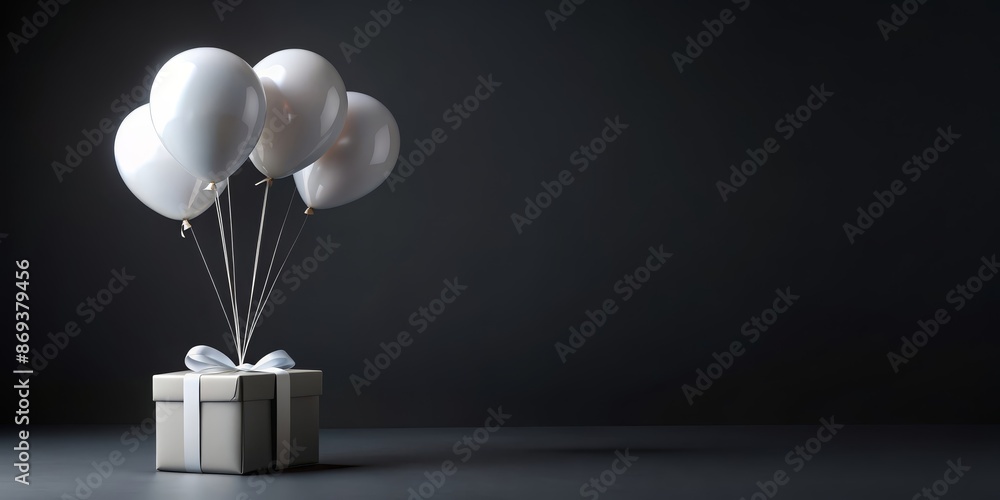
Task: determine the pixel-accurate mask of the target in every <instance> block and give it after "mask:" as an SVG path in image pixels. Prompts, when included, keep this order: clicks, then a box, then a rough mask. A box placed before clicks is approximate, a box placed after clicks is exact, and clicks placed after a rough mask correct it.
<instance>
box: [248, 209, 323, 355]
mask: <svg viewBox="0 0 1000 500" xmlns="http://www.w3.org/2000/svg"><path fill="white" fill-rule="evenodd" d="M308 220H309V216H308V215H306V216H305V218H304V219H302V225H301V226H299V232H298V233H297V234H296V235H295V239H294V240H292V246H290V247H288V253H287V254H285V260H284V261H282V262H281V267H279V268H278V273H277V274H276V275H275V276H274V281H272V282H271V290H273V289H274V285H275V284H276V283H278V277H279V276H281V270H282V269H284V268H285V264H286V263H287V262H288V257H290V256H291V255H292V249H294V248H295V244H296V243H298V241H299V236H302V230H303V229H304V228H305V227H306V221H308ZM271 290H268V291H267V295H268V296H270V295H271ZM261 312H263V309H261ZM259 319H260V314H258V315H257V317H256V318H254V325H255V326H256V323H257V320H259ZM251 337H253V331H251V332H250V335H249V336H248V337H247V345H250V338H251Z"/></svg>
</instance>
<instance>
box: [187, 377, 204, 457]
mask: <svg viewBox="0 0 1000 500" xmlns="http://www.w3.org/2000/svg"><path fill="white" fill-rule="evenodd" d="M183 405H184V470H186V471H187V472H201V374H199V373H187V374H185V375H184V403H183Z"/></svg>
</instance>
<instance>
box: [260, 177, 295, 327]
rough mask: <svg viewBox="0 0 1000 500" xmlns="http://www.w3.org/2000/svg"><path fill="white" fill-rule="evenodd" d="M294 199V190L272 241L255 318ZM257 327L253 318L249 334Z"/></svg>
mask: <svg viewBox="0 0 1000 500" xmlns="http://www.w3.org/2000/svg"><path fill="white" fill-rule="evenodd" d="M294 201H295V191H294V190H293V191H292V196H291V197H289V198H288V207H287V208H285V217H284V219H282V220H281V229H279V230H278V239H277V240H275V242H274V251H273V252H271V263H270V264H269V265H268V266H267V275H266V276H264V286H263V287H262V288H261V290H260V299H258V300H257V307H256V308H254V312H253V317H254V318H256V317H258V316H259V315H260V311H261V310H262V309H263V307H264V303H265V302H264V291H265V290H267V281H268V280H269V279H271V269H272V268H273V267H274V258H275V257H276V256H277V255H278V245H279V244H281V235H282V233H284V232H285V223H286V222H288V214H289V212H291V210H292V202H294ZM256 327H257V321H256V320H254V322H253V324H252V325H251V326H250V332H251V335H252V334H253V331H254V329H256Z"/></svg>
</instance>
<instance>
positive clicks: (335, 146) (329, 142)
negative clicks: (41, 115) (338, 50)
mask: <svg viewBox="0 0 1000 500" xmlns="http://www.w3.org/2000/svg"><path fill="white" fill-rule="evenodd" d="M398 155H399V128H398V127H397V125H396V120H395V119H394V118H393V117H392V114H391V113H390V112H389V110H388V109H386V107H385V106H383V105H382V103H380V102H378V101H377V100H375V99H374V98H372V97H370V96H367V95H365V94H360V93H357V92H347V90H346V89H345V87H344V81H343V79H341V77H340V74H339V73H338V72H337V70H336V69H335V68H334V67H333V65H332V64H330V63H329V61H327V60H326V59H324V58H323V57H322V56H320V55H318V54H316V53H313V52H310V51H308V50H302V49H287V50H282V51H279V52H275V53H274V54H271V55H269V56H267V57H265V58H264V59H263V60H261V61H260V62H259V63H257V65H256V66H254V67H252V68H251V67H250V65H249V64H247V63H246V62H245V61H244V60H243V59H241V58H240V57H239V56H237V55H235V54H233V53H231V52H227V51H225V50H222V49H217V48H211V47H201V48H196V49H191V50H187V51H184V52H181V53H180V54H177V55H176V56H174V57H173V58H171V59H170V60H169V61H167V63H166V64H164V65H163V67H162V68H161V69H160V71H159V72H158V73H157V74H156V78H155V79H154V80H153V85H152V89H151V91H150V98H149V104H146V105H143V106H140V107H138V108H136V109H135V110H134V111H132V113H130V114H129V115H128V116H127V117H126V118H125V120H124V121H123V122H122V124H121V126H120V127H119V129H118V134H117V136H116V137H115V161H116V163H117V164H118V172H119V173H120V174H121V177H122V179H123V180H124V181H125V185H126V186H128V188H129V190H131V191H132V193H133V194H135V196H136V197H137V198H139V200H140V201H142V202H143V203H144V204H146V205H147V206H148V207H149V208H151V209H153V210H154V211H156V212H157V213H159V214H160V215H163V216H165V217H169V218H171V219H175V220H181V221H187V220H189V219H193V218H194V217H196V216H198V215H199V214H201V213H202V212H204V211H205V210H207V209H208V208H209V207H210V206H211V205H212V204H213V203H215V202H216V200H217V198H218V194H219V193H220V192H222V191H223V190H225V188H226V185H227V180H228V178H229V176H230V175H232V174H233V173H235V172H236V170H238V169H239V168H240V166H242V165H243V163H244V162H245V161H246V159H247V158H248V157H249V158H250V160H251V161H252V162H253V164H254V166H255V167H257V170H259V171H260V172H261V173H262V174H264V175H265V176H266V178H267V180H268V182H269V183H270V181H271V180H272V179H281V178H284V177H288V176H289V175H291V176H293V177H294V179H295V187H296V188H297V190H298V193H299V196H300V197H301V198H302V201H304V202H305V204H306V206H307V208H308V209H310V210H308V211H309V212H310V213H311V209H324V208H333V207H336V206H340V205H343V204H345V203H349V202H351V201H354V200H356V199H358V198H360V197H362V196H364V195H366V194H368V193H369V192H371V191H373V190H374V189H375V188H376V187H378V186H379V185H380V184H381V183H382V182H383V181H384V180H385V179H386V177H388V176H389V172H390V171H391V170H392V168H393V166H394V165H395V163H396V158H397V156H398Z"/></svg>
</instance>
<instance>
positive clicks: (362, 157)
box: [293, 92, 399, 209]
mask: <svg viewBox="0 0 1000 500" xmlns="http://www.w3.org/2000/svg"><path fill="white" fill-rule="evenodd" d="M398 156H399V127H398V126H397V125H396V119H395V118H393V117H392V113H390V112H389V110H388V109H386V107H385V106H383V105H382V103H380V102H378V101H377V100H375V98H373V97H370V96H367V95H365V94H359V93H357V92H348V93H347V119H346V120H345V122H344V130H343V132H341V133H340V137H338V138H337V141H336V142H334V143H333V146H331V147H330V149H329V150H327V151H326V153H324V154H323V156H321V157H320V158H319V159H318V160H316V162H315V163H313V164H312V165H309V166H308V167H306V168H304V169H302V170H300V171H298V172H296V173H295V174H294V175H293V178H294V179H295V187H296V188H297V189H298V191H299V196H300V197H301V198H302V201H304V202H305V204H306V206H308V207H309V208H317V209H320V208H333V207H337V206H340V205H343V204H345V203H350V202H352V201H354V200H356V199H358V198H361V197H362V196H364V195H366V194H368V193H370V192H372V191H373V190H374V189H375V188H377V187H378V186H379V185H380V184H382V182H383V181H385V179H386V178H387V177H389V172H391V171H392V167H393V166H394V165H395V164H396V158H397V157H398Z"/></svg>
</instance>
